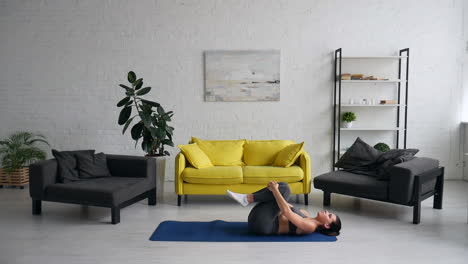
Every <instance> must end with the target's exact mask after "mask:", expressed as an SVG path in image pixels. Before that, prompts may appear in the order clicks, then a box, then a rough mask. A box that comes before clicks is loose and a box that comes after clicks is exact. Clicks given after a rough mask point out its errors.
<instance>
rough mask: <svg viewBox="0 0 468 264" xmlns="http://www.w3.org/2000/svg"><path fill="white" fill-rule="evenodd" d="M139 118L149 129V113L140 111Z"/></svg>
mask: <svg viewBox="0 0 468 264" xmlns="http://www.w3.org/2000/svg"><path fill="white" fill-rule="evenodd" d="M139 114H140V118H141V120H142V121H143V123H144V125H145V126H146V127H151V112H148V111H141V112H139Z"/></svg>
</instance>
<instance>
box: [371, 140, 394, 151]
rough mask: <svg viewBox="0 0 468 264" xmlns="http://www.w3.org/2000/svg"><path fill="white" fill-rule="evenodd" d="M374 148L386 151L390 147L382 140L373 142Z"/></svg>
mask: <svg viewBox="0 0 468 264" xmlns="http://www.w3.org/2000/svg"><path fill="white" fill-rule="evenodd" d="M374 148H375V149H376V150H379V151H381V152H387V151H389V150H390V147H389V146H388V145H387V144H385V143H383V142H379V143H377V144H375V146H374Z"/></svg>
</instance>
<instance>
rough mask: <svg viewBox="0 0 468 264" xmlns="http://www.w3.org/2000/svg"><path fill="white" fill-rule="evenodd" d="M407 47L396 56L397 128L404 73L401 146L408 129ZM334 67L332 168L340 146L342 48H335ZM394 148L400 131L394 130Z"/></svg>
mask: <svg viewBox="0 0 468 264" xmlns="http://www.w3.org/2000/svg"><path fill="white" fill-rule="evenodd" d="M409 55H410V52H409V48H406V49H401V50H400V51H399V56H400V57H399V58H398V79H399V80H400V81H399V82H398V92H397V94H398V95H397V96H398V107H397V116H396V118H397V128H400V121H401V120H400V111H401V107H400V105H401V90H402V87H401V83H402V82H401V80H402V78H401V77H402V75H403V74H404V75H405V79H404V80H405V88H404V90H405V98H404V100H405V105H404V107H405V115H404V120H403V123H404V129H403V148H406V138H407V131H408V85H409V80H408V77H409ZM403 60H406V65H405V66H406V70H405V72H404V73H402V63H403ZM334 64H335V67H334V90H333V151H332V156H333V157H332V161H333V163H332V168H333V169H335V163H336V161H337V160H338V159H339V157H340V146H341V129H340V120H341V66H342V49H341V48H339V49H337V50H335V62H334ZM395 132H396V148H399V147H400V132H401V130H396V131H395Z"/></svg>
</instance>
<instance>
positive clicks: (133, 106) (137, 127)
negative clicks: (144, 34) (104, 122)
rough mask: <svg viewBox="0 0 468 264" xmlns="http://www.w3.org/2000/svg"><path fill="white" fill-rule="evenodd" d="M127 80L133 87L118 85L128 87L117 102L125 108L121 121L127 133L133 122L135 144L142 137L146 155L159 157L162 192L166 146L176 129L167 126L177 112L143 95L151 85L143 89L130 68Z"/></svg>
mask: <svg viewBox="0 0 468 264" xmlns="http://www.w3.org/2000/svg"><path fill="white" fill-rule="evenodd" d="M127 79H128V82H129V83H130V86H127V85H124V84H120V85H119V86H120V87H122V88H123V89H124V90H125V97H124V98H123V99H122V100H120V101H119V102H118V103H117V107H123V108H122V110H121V111H120V115H119V120H118V124H119V125H123V126H124V127H123V131H122V134H124V133H125V131H126V130H127V128H128V127H129V126H130V124H131V123H132V122H133V123H134V124H133V126H132V128H131V129H130V134H131V137H132V139H134V140H135V147H136V145H137V144H138V141H139V140H140V139H141V148H142V149H143V151H144V152H146V156H147V157H154V158H155V159H156V163H157V167H156V177H157V179H158V184H157V189H158V192H157V193H159V194H162V193H163V192H164V188H163V186H164V174H165V166H166V158H165V156H169V155H170V154H169V152H168V151H167V150H165V149H164V146H166V145H167V146H171V147H173V146H174V143H173V142H172V135H173V132H174V128H173V127H171V126H169V125H168V122H170V121H171V118H172V116H173V115H174V114H173V112H172V111H169V112H166V111H165V110H164V108H163V107H162V106H161V105H160V104H159V103H157V102H154V101H150V100H147V99H143V98H142V96H143V95H146V94H148V93H149V92H150V91H151V87H144V88H142V87H143V78H139V79H137V76H136V74H135V73H134V72H133V71H130V72H129V73H128V74H127ZM132 112H136V113H135V115H133V116H132Z"/></svg>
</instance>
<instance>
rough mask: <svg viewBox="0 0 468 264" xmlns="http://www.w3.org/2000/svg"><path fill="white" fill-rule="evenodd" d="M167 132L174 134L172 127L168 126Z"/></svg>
mask: <svg viewBox="0 0 468 264" xmlns="http://www.w3.org/2000/svg"><path fill="white" fill-rule="evenodd" d="M166 132H167V133H169V134H171V135H172V134H173V133H174V128H173V127H171V126H166Z"/></svg>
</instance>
